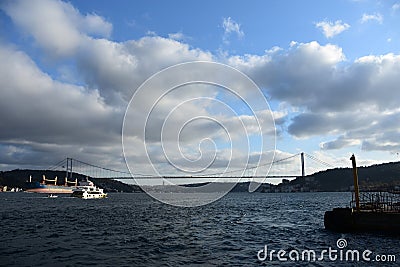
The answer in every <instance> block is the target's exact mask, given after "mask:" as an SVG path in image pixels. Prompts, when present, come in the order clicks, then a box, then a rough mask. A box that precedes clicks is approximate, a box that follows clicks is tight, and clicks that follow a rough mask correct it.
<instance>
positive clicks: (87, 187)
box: [71, 179, 107, 199]
mask: <svg viewBox="0 0 400 267" xmlns="http://www.w3.org/2000/svg"><path fill="white" fill-rule="evenodd" d="M80 184H81V185H80V186H78V187H77V188H76V189H74V190H73V192H72V195H71V196H72V197H77V198H83V199H96V198H105V197H107V193H104V190H103V189H102V188H99V187H97V186H95V185H94V184H93V182H91V181H89V180H87V179H86V182H81V183H80Z"/></svg>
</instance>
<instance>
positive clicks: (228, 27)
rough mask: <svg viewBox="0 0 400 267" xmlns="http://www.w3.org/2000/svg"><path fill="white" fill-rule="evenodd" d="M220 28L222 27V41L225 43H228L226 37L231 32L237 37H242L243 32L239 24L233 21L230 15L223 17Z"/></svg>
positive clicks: (227, 37)
mask: <svg viewBox="0 0 400 267" xmlns="http://www.w3.org/2000/svg"><path fill="white" fill-rule="evenodd" d="M222 28H223V29H224V36H223V41H224V42H225V43H229V40H228V39H229V36H230V35H231V34H232V33H235V34H236V35H237V37H238V38H239V39H240V38H243V37H244V32H243V30H242V29H241V26H240V24H239V23H237V22H236V21H234V20H233V19H232V18H231V17H227V18H223V21H222Z"/></svg>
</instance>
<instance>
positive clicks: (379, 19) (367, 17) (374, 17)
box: [361, 13, 383, 24]
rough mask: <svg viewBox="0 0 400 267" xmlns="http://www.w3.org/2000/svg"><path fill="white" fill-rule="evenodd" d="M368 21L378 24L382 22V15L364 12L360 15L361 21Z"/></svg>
mask: <svg viewBox="0 0 400 267" xmlns="http://www.w3.org/2000/svg"><path fill="white" fill-rule="evenodd" d="M368 21H376V22H378V23H379V24H382V23H383V16H382V15H381V14H380V13H375V14H366V13H364V14H363V15H362V17H361V23H366V22H368Z"/></svg>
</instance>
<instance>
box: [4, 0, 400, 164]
mask: <svg viewBox="0 0 400 267" xmlns="http://www.w3.org/2000/svg"><path fill="white" fill-rule="evenodd" d="M30 3H31V2H28V1H21V2H19V1H14V2H8V4H7V5H6V7H5V8H4V9H5V10H6V13H7V14H8V15H9V16H10V17H11V19H12V20H13V21H14V23H15V24H16V25H17V26H18V27H20V28H21V29H22V30H23V32H24V33H25V34H28V35H30V36H32V37H33V38H34V39H35V41H36V43H37V44H38V45H39V46H40V47H41V48H42V49H43V53H45V55H49V56H54V55H55V56H68V58H69V59H71V61H72V62H73V63H72V64H71V65H69V66H68V67H69V68H75V70H74V71H72V72H71V71H68V70H67V71H65V73H66V74H68V75H73V74H74V73H79V75H80V76H79V78H80V79H79V80H80V81H82V83H83V85H82V86H77V85H74V84H72V83H71V84H69V83H67V82H60V81H57V80H55V78H52V77H50V76H49V75H48V74H46V73H44V72H43V71H42V70H41V69H40V68H39V67H38V66H37V65H36V64H35V62H33V60H32V59H31V58H30V57H29V55H27V54H26V53H24V52H22V51H19V50H18V49H15V48H10V47H5V46H4V45H0V58H1V60H0V84H2V91H1V98H0V114H1V115H0V116H1V119H0V126H1V127H0V128H1V129H2V131H1V132H0V152H1V153H0V155H2V156H1V158H0V162H2V163H4V162H5V163H7V162H8V163H10V164H11V163H12V164H17V163H18V162H38V159H40V158H41V159H42V162H43V161H45V160H47V161H48V162H53V161H54V158H55V155H56V156H59V157H63V156H65V155H70V156H73V155H74V154H75V155H79V157H80V158H82V157H87V158H91V159H92V160H90V161H91V162H93V159H94V160H96V161H97V162H99V163H100V162H104V161H106V160H107V159H108V160H109V161H113V160H115V161H116V162H118V163H119V162H120V160H121V147H120V132H121V123H122V117H123V112H124V109H125V107H126V105H127V102H128V100H129V99H130V97H131V96H132V94H133V93H134V90H135V89H136V88H137V87H138V86H139V85H140V84H142V82H143V81H144V80H145V79H146V78H148V77H149V76H150V75H152V74H154V73H156V72H157V71H159V70H161V69H163V68H165V67H169V66H171V65H173V64H177V63H182V62H186V61H195V60H205V61H215V60H216V56H215V55H213V54H211V53H210V52H207V51H203V50H201V49H195V48H192V47H190V46H189V45H188V44H185V43H183V42H181V41H178V40H173V39H179V38H180V37H181V36H180V35H179V34H178V35H171V36H169V38H162V37H159V36H157V35H153V36H145V37H142V38H139V39H137V40H128V41H125V42H114V41H111V40H107V39H106V38H103V39H96V38H95V36H92V35H96V36H99V35H100V36H104V37H107V36H109V35H110V33H111V30H112V25H111V24H110V23H108V22H106V21H105V20H104V19H103V18H101V17H99V16H97V15H93V14H90V15H82V14H80V13H79V11H77V10H76V9H75V8H74V7H73V6H72V5H71V4H68V3H64V2H56V1H42V2H37V3H42V4H46V5H45V6H43V7H41V5H39V4H37V6H36V2H35V4H30ZM26 8H29V10H30V12H29V13H26ZM52 16H54V17H55V18H52ZM49 19H52V21H53V23H47V24H46V23H45V22H46V21H48V20H49ZM317 24H319V25H317V27H318V28H321V29H322V30H323V31H324V34H325V35H326V36H327V38H330V37H333V36H335V35H336V34H339V33H340V32H342V31H344V30H346V29H348V28H349V27H350V26H349V25H348V24H346V23H343V22H341V21H336V22H335V23H330V22H319V23H317ZM223 26H224V30H225V33H226V35H227V37H228V36H229V35H231V34H236V35H237V36H238V37H239V38H240V37H243V36H244V33H243V31H242V30H241V27H240V25H239V24H238V23H236V22H234V21H233V20H232V19H231V18H227V19H225V20H224V25H223ZM220 60H221V61H223V62H226V63H228V64H229V65H231V66H233V67H237V68H239V69H240V70H242V71H243V72H245V73H246V74H247V75H249V77H251V78H252V79H254V80H255V81H256V82H257V84H258V85H260V86H262V88H263V90H264V92H265V94H267V95H268V97H270V98H271V99H272V100H273V101H277V102H280V103H283V104H284V105H286V106H288V107H290V108H292V109H294V110H296V113H294V114H290V116H287V113H286V112H285V111H284V110H283V111H282V110H281V111H279V112H275V113H274V116H275V117H276V118H278V120H277V124H279V125H280V126H282V127H281V129H282V130H287V131H288V133H289V134H291V135H292V136H294V137H299V138H308V137H310V136H315V135H317V136H323V135H327V134H329V135H330V136H333V137H332V140H327V141H324V142H323V143H321V146H322V148H324V149H326V150H329V149H339V148H343V147H346V146H354V145H359V146H361V147H362V148H363V149H366V150H384V151H395V150H396V149H397V150H398V149H400V141H399V140H400V139H399V135H400V129H399V128H398V126H397V124H396V123H393V122H396V121H399V120H400V110H399V109H398V99H400V91H399V90H398V84H400V80H399V77H400V75H399V73H400V56H399V55H395V54H387V55H370V56H366V57H361V58H358V59H357V60H355V61H353V62H347V61H346V57H345V55H344V53H343V51H342V48H341V47H339V46H338V45H333V44H326V45H321V44H319V43H318V42H315V41H313V42H309V43H298V42H291V43H290V48H289V49H283V48H277V47H276V48H272V49H266V50H265V53H264V54H263V55H254V54H246V55H243V56H240V55H238V56H229V55H226V58H222V59H220ZM54 64H61V66H57V67H60V69H63V65H62V63H59V62H56V63H54ZM74 64H76V65H74ZM68 75H67V76H68ZM177 75H179V76H180V77H186V76H187V77H188V78H190V76H189V75H191V74H190V73H189V74H188V73H178V74H177ZM210 75H212V73H211V74H210ZM175 78H176V77H167V78H166V79H165V83H163V84H168V81H170V80H173V79H175ZM66 80H73V77H68V79H66ZM163 82H164V81H163ZM230 82H231V83H232V84H235V83H236V81H235V80H232V81H230ZM157 90H158V89H157V88H156V87H155V88H153V89H152V90H149V91H148V92H146V95H144V96H143V98H141V99H140V100H141V101H138V108H139V110H140V105H145V104H148V103H149V102H151V101H153V100H152V97H153V96H154V95H157V94H158V93H159V92H160V91H157ZM202 90H204V91H201V90H199V87H196V88H186V89H185V90H182V91H180V92H179V94H178V93H177V94H172V95H171V97H170V98H168V99H166V100H165V101H164V102H161V103H160V104H161V105H160V106H159V107H158V108H159V112H158V113H157V114H155V115H154V119H155V120H154V124H152V125H150V126H151V127H152V128H151V129H152V131H150V133H151V134H153V135H151V136H149V140H148V141H151V142H153V143H156V142H158V141H159V140H160V136H159V135H158V133H159V132H160V131H159V129H160V128H161V127H162V125H163V120H162V119H163V116H165V115H166V114H169V112H170V111H171V107H174V106H176V105H177V103H182V101H183V100H187V99H188V98H190V97H193V96H197V95H199V94H200V93H201V92H205V93H206V94H207V95H208V96H209V97H211V98H213V97H215V96H216V94H215V91H212V90H209V89H204V88H202ZM240 90H241V93H242V92H243V94H246V93H247V92H246V88H241V89H240ZM248 96H249V97H252V95H250V94H249V95H248ZM219 97H221V95H220V96H219ZM253 97H254V96H253ZM214 108H215V106H214V105H212V104H210V103H207V101H203V102H198V103H188V104H187V105H184V106H182V107H181V109H180V112H179V113H177V114H175V115H176V116H175V117H174V116H173V117H171V119H172V120H171V121H170V123H171V124H170V125H171V128H170V129H171V132H167V133H166V136H165V137H166V138H167V141H169V140H171V137H172V138H173V137H174V136H173V131H172V130H176V129H179V123H181V122H182V121H185V119H187V118H190V117H193V116H196V115H199V114H200V115H210V114H211V113H212V112H215V110H216V109H214ZM257 112H260V113H262V111H259V110H258V111H257ZM214 115H215V114H214ZM136 116H137V118H136V117H135V118H134V121H135V122H137V121H140V120H142V119H143V114H142V113H140V112H139V113H138V114H137V115H136ZM260 117H263V116H260ZM264 117H265V116H264ZM219 118H220V120H221V122H223V123H224V124H226V125H227V126H228V127H229V128H230V129H235V128H238V125H239V124H240V121H239V120H243V121H244V122H245V123H246V124H247V125H248V126H249V127H248V128H249V130H250V131H253V132H255V130H256V129H257V127H256V126H257V125H255V123H254V120H253V119H252V118H251V117H248V116H247V115H239V116H225V117H224V116H220V117H219ZM192 126H194V127H192V128H187V129H186V130H185V132H184V133H183V134H182V142H183V143H182V144H183V145H188V146H186V147H185V148H186V149H187V150H190V149H193V147H191V146H190V144H193V143H195V144H196V145H197V143H196V141H198V140H199V138H200V139H201V138H203V137H205V136H212V137H215V138H219V139H223V138H225V136H224V134H223V132H221V131H220V129H219V128H218V127H215V125H212V124H210V122H205V121H200V122H199V123H198V124H195V125H192ZM133 127H136V125H133ZM382 129H384V131H382ZM268 133H269V132H268ZM232 137H233V138H239V134H237V136H235V135H234V134H233V135H232ZM133 139H134V141H133V142H134V143H135V144H141V143H142V142H143V140H138V139H137V138H136V139H135V138H133ZM134 147H136V145H135V146H134ZM207 149H208V147H207ZM60 151H63V152H60ZM3 152H4V153H3ZM142 152H143V151H137V150H132V151H130V153H131V154H130V156H131V157H132V158H134V159H135V160H137V162H139V163H141V161H140V160H141V159H142V158H143V157H144V154H143V153H142ZM152 153H153V154H155V155H162V150H160V149H159V148H155V149H154V151H152ZM62 154H63V155H62ZM48 155H51V156H48ZM219 155H220V156H221V157H222V158H223V159H224V160H226V159H227V158H228V157H227V152H226V151H225V150H224V149H221V150H220V151H219ZM236 155H240V153H237V154H236ZM172 156H174V157H178V156H180V155H179V154H178V153H176V154H174V155H172ZM110 158H111V160H110ZM239 158H240V157H239V156H235V157H234V159H235V160H238V159H239ZM43 159H44V160H43ZM163 160H165V158H162V157H160V158H159V162H162V161H163ZM99 165H101V164H99Z"/></svg>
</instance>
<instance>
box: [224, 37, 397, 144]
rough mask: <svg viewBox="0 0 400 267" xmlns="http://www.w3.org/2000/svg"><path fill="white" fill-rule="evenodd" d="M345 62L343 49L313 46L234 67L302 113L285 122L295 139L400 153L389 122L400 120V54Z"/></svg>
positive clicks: (301, 46) (237, 60) (241, 60)
mask: <svg viewBox="0 0 400 267" xmlns="http://www.w3.org/2000/svg"><path fill="white" fill-rule="evenodd" d="M344 60H345V55H344V54H343V52H342V49H341V48H340V47H338V46H335V45H330V44H328V45H324V46H322V45H320V44H318V43H317V42H311V43H305V44H297V45H294V46H292V47H291V48H290V49H289V50H288V51H280V53H277V54H273V55H268V56H266V55H263V56H259V57H258V60H257V59H256V56H252V57H242V58H238V57H235V60H234V61H232V60H231V61H230V62H231V64H235V65H234V66H235V67H238V68H239V69H241V70H243V71H244V72H245V73H246V74H248V75H249V76H250V77H252V78H253V79H254V80H255V81H256V82H257V84H259V85H260V86H261V87H263V88H264V89H265V92H266V94H267V95H268V96H269V97H270V98H271V99H272V100H275V101H278V102H281V103H287V104H289V105H291V106H292V107H295V108H297V109H298V110H299V111H298V112H297V113H294V114H292V117H291V121H287V122H286V123H287V124H288V125H287V130H288V132H289V133H290V134H291V135H292V136H295V137H298V138H309V137H311V136H326V135H329V136H337V138H333V140H330V141H326V142H324V143H323V145H322V147H323V148H324V149H339V148H342V147H346V146H354V145H357V144H358V145H360V146H361V148H362V149H365V150H385V151H389V150H390V151H396V149H397V150H400V141H399V140H400V139H396V138H397V136H398V135H399V134H400V128H399V127H398V125H397V124H396V123H393V124H390V123H389V122H390V121H392V122H394V121H398V120H399V116H400V110H399V109H398V99H400V91H399V90H397V84H399V83H400V78H399V77H400V76H399V72H400V55H394V54H386V55H381V56H365V57H361V58H358V59H356V60H355V61H354V62H347V63H346V64H344V63H345V61H344ZM295 114H297V115H295ZM382 129H385V130H384V131H383V130H382Z"/></svg>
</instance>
